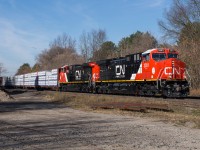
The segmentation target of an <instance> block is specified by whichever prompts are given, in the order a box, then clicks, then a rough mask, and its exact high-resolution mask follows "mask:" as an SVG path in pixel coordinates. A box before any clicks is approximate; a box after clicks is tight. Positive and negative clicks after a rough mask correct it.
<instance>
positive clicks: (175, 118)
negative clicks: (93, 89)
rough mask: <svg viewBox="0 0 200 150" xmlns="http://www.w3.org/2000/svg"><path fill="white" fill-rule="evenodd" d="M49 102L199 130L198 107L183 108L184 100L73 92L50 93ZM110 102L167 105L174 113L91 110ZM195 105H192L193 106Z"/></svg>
mask: <svg viewBox="0 0 200 150" xmlns="http://www.w3.org/2000/svg"><path fill="white" fill-rule="evenodd" d="M50 99H51V101H54V102H61V103H64V104H65V105H67V106H69V107H72V108H75V109H80V110H84V111H93V112H101V113H111V114H119V115H131V116H137V117H148V118H153V119H158V120H162V121H166V122H171V123H174V124H177V125H183V126H188V127H191V128H199V129H200V107H199V108H198V107H193V106H192V105H191V107H188V106H185V105H184V104H185V103H188V102H185V101H184V100H170V101H166V100H164V99H162V98H146V97H134V96H120V95H102V94H84V93H73V92H62V93H60V92H52V93H51V94H50ZM112 102H135V103H142V104H167V105H168V106H169V107H170V108H171V109H173V111H174V112H163V111H155V110H148V112H147V113H141V112H134V111H123V110H118V109H111V110H110V109H108V110H107V109H97V110H93V109H92V108H91V106H93V105H97V104H105V103H112ZM195 105H196V104H194V106H195Z"/></svg>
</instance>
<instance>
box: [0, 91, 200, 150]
mask: <svg viewBox="0 0 200 150" xmlns="http://www.w3.org/2000/svg"><path fill="white" fill-rule="evenodd" d="M12 96H13V98H14V99H13V100H11V101H9V102H1V103H0V148H1V149H20V150H21V149H26V150H27V149H41V150H42V149H59V150H60V149H73V150H74V149H75V150H88V149H91V150H94V149H99V150H104V149H106V150H113V149H116V150H121V149H126V150H129V149H130V150H132V149H141V150H142V149H146V150H151V149H154V150H155V149H161V150H168V149H170V150H173V149H176V150H177V149H178V150H179V149H180V150H193V149H200V130H199V129H190V128H186V127H178V126H174V125H172V124H166V123H163V122H161V121H157V120H153V119H145V118H139V117H130V116H120V115H113V114H101V113H92V112H83V111H80V110H74V109H71V108H68V107H66V106H64V105H61V104H57V103H52V102H48V101H46V100H44V97H43V95H40V94H38V93H37V92H35V91H29V92H26V91H21V92H16V93H13V95H12Z"/></svg>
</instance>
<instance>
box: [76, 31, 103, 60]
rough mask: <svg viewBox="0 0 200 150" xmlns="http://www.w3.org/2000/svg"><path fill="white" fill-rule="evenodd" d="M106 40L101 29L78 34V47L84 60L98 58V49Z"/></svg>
mask: <svg viewBox="0 0 200 150" xmlns="http://www.w3.org/2000/svg"><path fill="white" fill-rule="evenodd" d="M105 41H106V32H105V31H104V30H102V29H99V30H92V31H91V32H85V31H83V33H82V34H81V36H80V49H81V53H82V55H83V57H84V60H85V62H88V61H91V60H92V61H95V60H97V59H98V53H96V52H97V51H98V50H100V47H101V45H102V44H103V43H104V42H105Z"/></svg>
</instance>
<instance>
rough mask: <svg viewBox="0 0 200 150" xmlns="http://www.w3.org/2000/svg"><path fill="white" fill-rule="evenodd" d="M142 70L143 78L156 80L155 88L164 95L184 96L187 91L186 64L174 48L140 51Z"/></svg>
mask: <svg viewBox="0 0 200 150" xmlns="http://www.w3.org/2000/svg"><path fill="white" fill-rule="evenodd" d="M142 70H143V73H142V75H143V79H144V80H147V81H156V86H157V89H159V90H160V91H162V92H163V93H162V94H163V95H164V96H167V97H174V96H186V95H187V94H188V93H189V85H188V82H187V80H186V76H185V72H186V65H185V63H184V62H182V61H180V60H179V59H178V53H177V52H176V51H174V50H170V49H164V48H163V49H151V50H147V51H146V52H144V53H142Z"/></svg>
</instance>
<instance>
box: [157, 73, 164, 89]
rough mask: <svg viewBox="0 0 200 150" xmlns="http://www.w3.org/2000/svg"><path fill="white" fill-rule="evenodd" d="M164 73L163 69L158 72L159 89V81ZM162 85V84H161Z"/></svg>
mask: <svg viewBox="0 0 200 150" xmlns="http://www.w3.org/2000/svg"><path fill="white" fill-rule="evenodd" d="M161 71H162V74H161ZM162 75H163V69H160V72H159V74H158V77H157V81H156V82H157V89H158V88H159V87H158V81H159V80H160V77H161V76H162ZM160 85H161V84H160Z"/></svg>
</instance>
